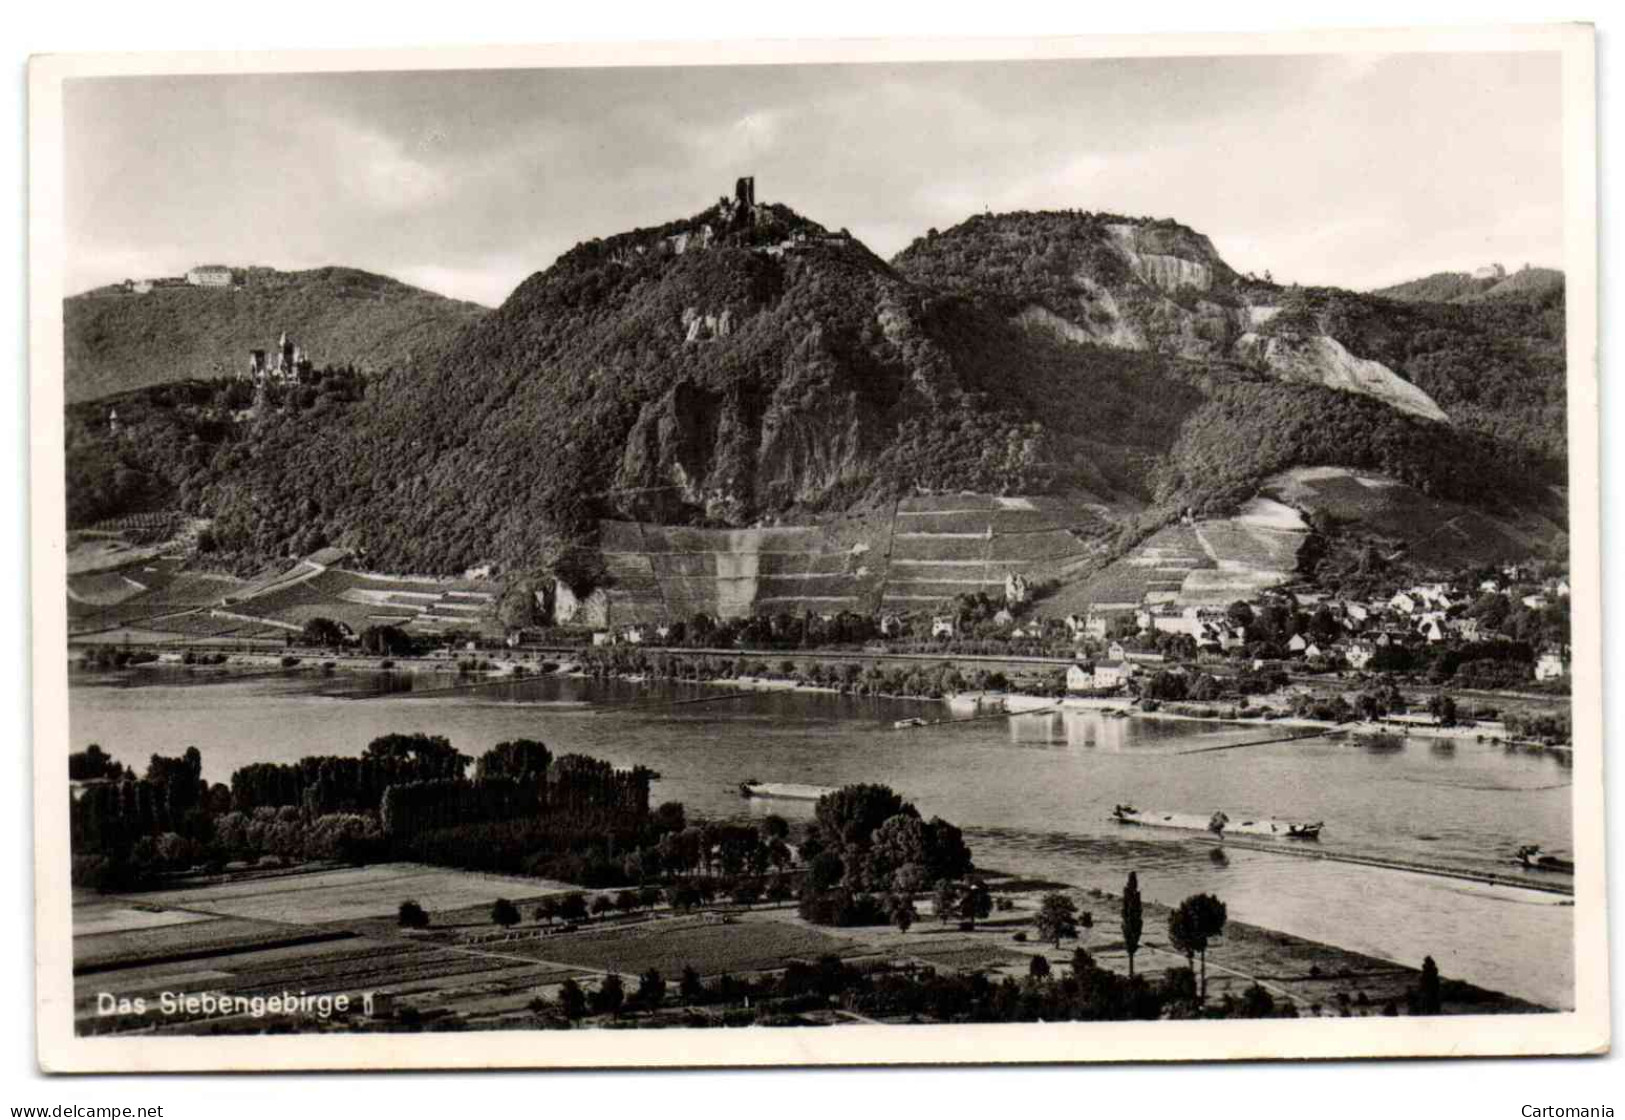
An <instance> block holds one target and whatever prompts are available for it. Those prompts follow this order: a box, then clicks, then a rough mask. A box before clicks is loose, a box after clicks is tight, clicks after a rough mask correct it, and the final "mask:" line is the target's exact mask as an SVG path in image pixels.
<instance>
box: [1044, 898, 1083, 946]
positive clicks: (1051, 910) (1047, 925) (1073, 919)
mask: <svg viewBox="0 0 1625 1120" xmlns="http://www.w3.org/2000/svg"><path fill="white" fill-rule="evenodd" d="M1036 924H1037V926H1038V936H1039V938H1040V939H1041V940H1044V941H1049V942H1053V943H1054V945H1055V947H1056V948H1057V949H1059V948H1060V947H1061V938H1063V937H1076V936H1078V904H1077V903H1076V902H1073V901H1072V899H1071V898H1070V897H1068V896H1067V895H1064V894H1061V893H1060V892H1058V891H1057V892H1053V893H1051V894H1046V895H1045V896H1044V900H1043V902H1041V903H1040V904H1039V907H1038V917H1037V919H1036Z"/></svg>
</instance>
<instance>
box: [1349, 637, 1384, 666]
mask: <svg viewBox="0 0 1625 1120" xmlns="http://www.w3.org/2000/svg"><path fill="white" fill-rule="evenodd" d="M1376 654H1377V647H1375V646H1373V645H1372V644H1371V643H1370V642H1350V643H1349V644H1348V645H1347V646H1345V647H1344V649H1343V660H1345V661H1347V662H1348V663H1349V668H1350V669H1364V668H1365V667H1366V666H1367V665H1369V664H1371V659H1372V658H1373V657H1375V656H1376Z"/></svg>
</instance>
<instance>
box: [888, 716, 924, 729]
mask: <svg viewBox="0 0 1625 1120" xmlns="http://www.w3.org/2000/svg"><path fill="white" fill-rule="evenodd" d="M924 726H925V720H924V719H922V718H921V717H920V716H910V717H909V718H908V719H900V720H898V721H897V722H896V723H893V724H892V730H894V731H905V730H907V729H908V728H910V727H924Z"/></svg>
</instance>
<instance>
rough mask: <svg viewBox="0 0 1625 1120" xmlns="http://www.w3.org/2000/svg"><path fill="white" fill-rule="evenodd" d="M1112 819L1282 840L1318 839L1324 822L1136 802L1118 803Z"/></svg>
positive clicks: (1151, 826)
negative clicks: (1161, 808)
mask: <svg viewBox="0 0 1625 1120" xmlns="http://www.w3.org/2000/svg"><path fill="white" fill-rule="evenodd" d="M1111 819H1112V820H1114V821H1116V822H1117V823H1118V824H1132V825H1145V826H1147V827H1150V828H1175V829H1181V830H1183V831H1186V832H1211V833H1212V834H1213V835H1215V836H1224V835H1226V834H1229V835H1234V836H1274V837H1279V838H1282V839H1294V840H1318V839H1319V838H1320V832H1321V829H1323V828H1325V827H1326V823H1325V822H1324V821H1315V822H1313V823H1300V822H1293V821H1277V820H1270V819H1268V818H1263V817H1261V818H1258V819H1255V820H1243V821H1235V820H1232V819H1231V817H1230V815H1229V814H1228V813H1226V812H1224V810H1222V809H1221V810H1219V811H1218V812H1216V813H1214V814H1213V815H1211V816H1208V817H1203V816H1200V815H1198V814H1196V813H1163V812H1155V811H1151V810H1143V809H1137V808H1135V807H1134V806H1133V805H1116V806H1113V808H1112V814H1111Z"/></svg>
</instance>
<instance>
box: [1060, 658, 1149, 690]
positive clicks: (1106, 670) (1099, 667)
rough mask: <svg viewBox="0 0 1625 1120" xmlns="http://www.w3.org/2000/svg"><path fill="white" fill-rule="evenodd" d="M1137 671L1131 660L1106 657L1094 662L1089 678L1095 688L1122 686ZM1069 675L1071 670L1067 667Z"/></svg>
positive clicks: (1132, 677) (1131, 678)
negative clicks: (1092, 671)
mask: <svg viewBox="0 0 1625 1120" xmlns="http://www.w3.org/2000/svg"><path fill="white" fill-rule="evenodd" d="M1137 671H1138V670H1137V669H1136V667H1135V665H1134V663H1133V662H1132V661H1118V660H1116V659H1114V658H1107V659H1106V660H1104V661H1097V662H1095V668H1094V673H1093V675H1092V678H1091V680H1092V683H1093V687H1095V688H1122V687H1123V686H1124V685H1126V684H1128V682H1129V681H1131V680H1133V679H1134V674H1135V673H1136V672H1137ZM1071 675H1072V670H1071V668H1068V669H1067V676H1068V677H1070V676H1071Z"/></svg>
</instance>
